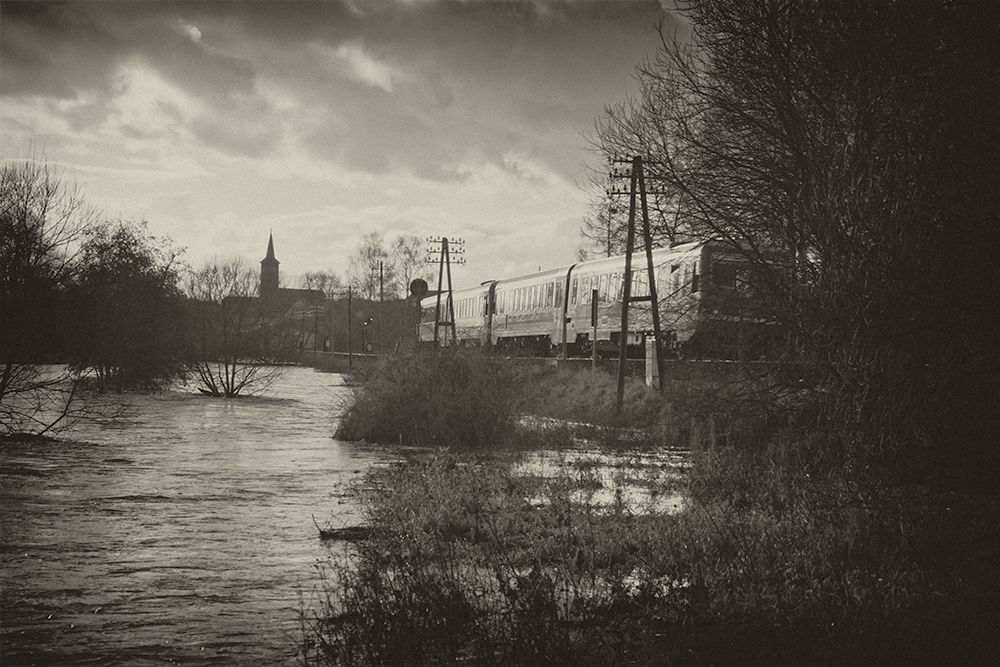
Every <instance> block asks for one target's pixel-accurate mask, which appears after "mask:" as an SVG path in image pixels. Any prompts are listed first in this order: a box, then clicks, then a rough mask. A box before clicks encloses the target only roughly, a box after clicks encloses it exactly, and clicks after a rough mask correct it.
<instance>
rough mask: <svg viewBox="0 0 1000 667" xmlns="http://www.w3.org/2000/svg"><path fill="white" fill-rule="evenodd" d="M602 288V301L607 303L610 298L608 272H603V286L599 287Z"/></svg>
mask: <svg viewBox="0 0 1000 667" xmlns="http://www.w3.org/2000/svg"><path fill="white" fill-rule="evenodd" d="M598 289H599V290H600V297H599V298H600V301H601V303H605V302H607V300H608V274H606V273H603V274H601V286H600V287H599V288H598Z"/></svg>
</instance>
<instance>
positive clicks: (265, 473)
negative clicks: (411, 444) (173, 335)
mask: <svg viewBox="0 0 1000 667" xmlns="http://www.w3.org/2000/svg"><path fill="white" fill-rule="evenodd" d="M340 385H341V377H340V376H338V375H330V374H323V373H318V372H315V371H313V370H311V369H306V368H292V369H290V370H289V372H288V374H287V375H286V376H285V377H284V378H283V379H282V380H281V381H280V382H279V383H277V384H276V385H275V386H274V387H273V388H272V389H271V391H270V392H269V397H265V398H249V399H239V400H221V399H209V398H205V397H202V396H200V395H197V394H193V393H190V391H183V390H181V391H171V392H166V393H163V394H159V395H155V396H143V397H139V398H137V399H136V402H137V405H136V409H137V412H136V415H135V417H134V418H133V419H132V420H131V421H130V422H129V423H128V424H126V425H124V426H119V427H115V428H98V427H93V426H91V427H80V428H78V429H76V430H75V431H74V432H73V433H71V434H68V436H67V437H71V438H74V439H75V441H74V442H60V443H56V444H53V443H16V444H13V445H7V446H5V447H4V449H3V452H2V459H0V529H2V534H0V544H2V550H0V552H2V553H0V556H2V560H0V564H2V569H0V582H2V595H0V624H2V636H0V650H2V661H0V662H2V664H3V665H4V666H5V667H6V666H8V665H17V664H40V665H41V664H58V665H62V664H99V665H163V664H170V663H179V664H185V665H222V664H224V665H262V666H263V665H287V664H294V663H295V649H296V645H297V642H298V633H299V624H298V616H299V609H300V602H304V603H305V604H306V605H307V606H308V605H309V603H310V600H311V594H312V590H313V587H314V585H315V584H316V582H317V577H316V571H315V563H316V561H317V560H321V559H323V558H324V557H325V556H326V554H327V551H326V548H325V547H324V546H323V544H322V543H321V542H320V541H319V539H318V536H317V531H316V527H315V526H314V525H313V521H312V516H313V515H315V516H316V518H317V520H319V521H320V523H321V524H323V523H324V522H325V521H326V520H327V519H329V518H331V514H333V515H335V517H336V518H335V522H336V521H343V522H345V523H350V522H351V521H352V519H353V518H354V516H355V512H356V509H355V508H354V507H353V505H352V504H351V502H350V500H349V499H347V498H346V497H345V492H346V489H347V486H348V484H350V482H351V481H352V480H353V479H354V478H355V477H357V476H358V475H360V474H362V473H363V472H364V470H366V469H367V468H368V467H369V466H371V465H373V464H377V463H379V462H382V461H384V460H385V455H384V454H383V453H381V452H379V451H377V450H374V449H366V448H363V447H360V446H357V445H353V444H349V443H342V442H338V441H336V440H333V439H332V437H331V433H332V431H333V419H334V414H335V406H336V405H337V404H338V401H339V400H340V398H341V397H343V396H344V392H346V391H348V390H347V389H345V388H344V387H343V386H340Z"/></svg>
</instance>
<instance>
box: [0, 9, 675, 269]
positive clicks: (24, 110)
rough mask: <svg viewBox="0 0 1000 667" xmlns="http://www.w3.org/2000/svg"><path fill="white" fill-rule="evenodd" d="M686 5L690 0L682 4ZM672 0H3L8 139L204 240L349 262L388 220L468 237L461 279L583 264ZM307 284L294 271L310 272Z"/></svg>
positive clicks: (253, 255) (304, 264)
mask: <svg viewBox="0 0 1000 667" xmlns="http://www.w3.org/2000/svg"><path fill="white" fill-rule="evenodd" d="M665 4H670V5H672V4H673V3H665ZM661 16H666V17H667V21H668V23H667V25H668V28H670V27H672V26H673V25H674V21H675V18H674V16H673V15H672V14H666V13H664V10H663V8H662V7H661V3H659V2H656V1H650V2H645V1H639V0H631V1H627V2H611V3H604V2H596V1H594V0H577V1H574V2H566V3H549V2H536V3H527V4H522V3H514V2H462V3H451V2H434V1H421V0H412V1H409V2H364V1H355V2H304V3H297V2H295V3H293V2H246V3H236V2H218V3H206V2H177V3H158V2H112V3H103V2H71V3H65V4H59V3H47V2H46V3H42V2H29V3H26V4H19V3H14V2H8V1H7V0H4V2H2V3H0V156H2V158H3V159H4V160H11V159H18V158H24V157H25V156H27V155H29V154H30V153H32V151H33V152H34V153H35V154H36V155H38V156H43V157H44V158H45V159H46V160H47V161H48V162H49V163H50V164H55V165H58V166H59V167H60V168H61V169H62V170H63V172H62V174H63V178H64V179H65V180H68V181H75V182H76V183H77V184H78V185H79V186H81V187H82V189H83V191H84V193H85V194H86V196H87V198H88V200H89V201H90V202H91V203H93V204H94V205H96V206H97V207H99V208H100V209H102V210H103V212H104V215H105V216H106V217H109V218H119V217H120V218H125V219H143V220H147V221H148V222H149V226H150V229H151V230H152V232H153V233H154V234H156V235H159V236H169V237H170V238H172V239H173V241H174V242H175V243H176V244H177V245H178V246H181V247H184V248H186V252H185V254H184V259H185V260H186V261H187V262H188V263H190V264H191V265H193V266H196V267H197V266H199V265H200V264H202V263H204V262H205V261H206V260H207V259H209V258H210V257H212V256H216V255H217V256H231V255H240V256H243V257H245V258H246V259H248V260H250V261H252V262H258V261H260V260H261V259H262V258H263V257H264V252H265V250H266V246H267V236H268V232H269V231H271V230H273V233H274V243H275V254H276V255H277V258H278V259H279V260H280V261H281V273H282V281H283V283H285V284H288V283H290V282H291V281H292V279H293V277H294V276H297V275H300V274H303V273H305V272H306V271H316V270H333V271H335V272H336V273H337V274H339V275H340V276H342V277H343V276H345V275H346V273H347V269H348V258H349V257H350V256H351V255H352V254H353V253H354V252H355V250H356V249H357V247H358V245H359V243H360V241H361V238H362V237H363V236H364V235H365V234H366V233H367V232H369V231H372V230H377V231H380V232H382V233H383V234H384V235H385V236H386V239H387V240H389V239H391V238H393V237H395V236H397V235H400V234H403V235H415V236H418V237H420V238H421V239H423V238H425V237H427V236H430V235H433V236H441V235H446V236H449V237H462V238H464V239H465V240H466V258H467V261H468V264H467V265H466V266H464V267H461V268H457V269H456V270H455V271H454V277H455V282H456V285H455V286H456V287H464V286H467V285H471V284H476V283H478V282H480V281H482V280H486V279H489V278H493V277H497V278H499V277H508V276H514V275H519V274H521V273H527V272H531V271H535V270H537V269H538V268H539V267H543V268H552V267H555V266H560V265H563V264H569V263H572V262H573V261H574V257H575V253H576V249H577V248H578V247H579V246H580V244H581V239H580V235H579V228H580V225H581V223H582V221H583V218H584V216H585V215H586V213H587V205H586V204H587V198H588V187H589V169H590V168H594V167H600V166H601V162H600V159H599V157H598V156H597V155H595V154H594V153H593V152H591V150H590V149H589V148H588V144H587V140H586V136H585V135H587V134H588V133H591V132H592V130H593V127H594V121H595V120H596V119H597V118H598V117H599V116H600V115H601V113H602V111H603V109H604V108H605V106H607V105H612V104H614V103H616V102H618V101H621V100H622V99H624V98H625V97H626V96H627V95H628V94H629V93H630V92H631V93H634V92H635V91H636V83H635V81H634V79H633V73H634V68H635V66H636V65H637V64H639V63H640V62H641V61H642V60H643V59H645V58H651V57H653V56H654V55H655V52H656V48H657V46H658V44H659V35H658V33H657V31H656V23H657V20H658V19H659V18H660V17H661ZM289 286H292V285H289Z"/></svg>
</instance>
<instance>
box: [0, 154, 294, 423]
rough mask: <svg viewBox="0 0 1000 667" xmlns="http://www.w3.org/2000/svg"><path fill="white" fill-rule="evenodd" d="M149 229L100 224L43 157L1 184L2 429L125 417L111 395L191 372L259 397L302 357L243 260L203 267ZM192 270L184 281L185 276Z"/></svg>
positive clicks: (18, 167)
mask: <svg viewBox="0 0 1000 667" xmlns="http://www.w3.org/2000/svg"><path fill="white" fill-rule="evenodd" d="M178 255H179V250H178V249H177V248H175V247H174V246H173V244H172V243H171V242H170V241H169V240H167V239H159V238H156V237H155V236H153V235H152V234H150V233H149V230H148V229H147V227H146V225H145V223H142V222H135V221H113V220H106V219H103V218H102V217H101V216H100V215H99V213H98V212H97V211H95V210H94V209H93V208H91V207H90V206H88V205H87V203H86V201H85V200H84V198H83V197H82V195H81V194H80V193H79V192H78V191H77V190H76V189H75V188H73V187H70V186H69V185H67V184H66V183H65V182H64V181H63V180H62V179H61V178H60V176H59V174H57V173H55V172H54V171H53V170H52V169H51V168H50V167H49V166H48V165H47V164H46V163H44V162H41V161H35V160H31V159H29V160H24V161H20V162H11V163H8V164H6V165H5V166H4V167H3V173H2V180H0V433H2V434H4V435H9V434H22V433H28V434H35V435H46V434H51V433H53V432H55V431H58V430H60V429H62V428H64V427H67V426H70V425H72V424H73V423H76V422H78V421H80V420H107V419H112V418H114V417H116V416H117V415H118V414H119V413H120V411H121V409H122V406H123V401H121V400H115V399H114V398H113V395H115V394H122V393H124V392H127V391H133V390H149V389H156V388H159V387H162V386H164V385H166V384H167V383H169V382H170V381H172V380H174V379H176V378H178V377H188V376H190V377H193V378H194V379H195V380H196V381H197V382H198V383H199V384H200V386H201V388H202V389H203V390H204V391H205V393H209V394H212V395H219V396H237V395H241V394H246V393H252V392H254V391H259V390H260V389H261V388H262V387H264V386H266V385H267V383H268V382H269V381H270V380H271V379H273V377H274V373H273V367H272V365H273V364H274V362H276V361H278V360H280V359H282V358H284V356H285V355H286V354H287V353H288V352H289V351H290V350H291V349H292V343H291V338H290V336H289V335H288V331H287V329H288V327H287V326H286V325H284V324H283V323H282V322H281V316H280V313H269V312H265V311H264V309H262V308H261V305H260V303H259V300H258V299H257V298H256V296H257V291H258V289H257V288H258V275H257V273H256V271H254V270H252V269H251V268H248V267H247V266H246V265H244V264H242V263H240V262H238V261H230V262H226V261H214V262H210V263H209V264H208V265H206V266H205V267H203V268H202V269H200V270H199V271H195V272H192V271H190V270H188V269H187V268H186V267H185V266H184V265H182V264H181V263H180V262H179V261H178ZM184 276H187V278H186V280H183V277H184Z"/></svg>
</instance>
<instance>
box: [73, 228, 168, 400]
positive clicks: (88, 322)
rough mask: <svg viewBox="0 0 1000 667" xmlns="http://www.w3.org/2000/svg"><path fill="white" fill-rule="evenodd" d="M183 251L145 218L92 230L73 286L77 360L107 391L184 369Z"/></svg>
mask: <svg viewBox="0 0 1000 667" xmlns="http://www.w3.org/2000/svg"><path fill="white" fill-rule="evenodd" d="M177 254H178V251H177V250H176V249H174V248H173V246H172V245H171V243H170V242H169V240H160V239H157V238H156V237H154V236H152V235H151V234H150V233H149V231H148V230H147V228H146V224H145V223H137V222H121V221H119V222H116V223H105V224H101V225H97V226H95V227H94V228H93V229H90V230H88V233H87V239H86V241H85V242H84V244H83V248H82V257H81V260H82V263H81V269H80V271H79V275H78V276H77V278H76V280H75V281H74V284H73V285H72V287H71V289H70V290H69V297H70V302H71V307H70V309H71V311H72V313H73V321H74V323H75V327H74V328H75V331H76V335H75V336H74V340H73V343H72V350H71V357H70V358H71V360H72V364H73V366H74V367H75V368H77V369H78V370H80V371H81V372H87V373H92V374H93V375H94V376H95V378H96V380H97V383H98V389H99V390H100V391H117V392H122V391H125V390H126V389H151V388H157V387H161V386H163V385H164V384H166V383H167V382H169V381H171V380H172V379H174V378H175V377H177V376H178V375H179V374H180V371H181V359H180V356H181V349H180V342H181V327H182V317H181V316H182V307H181V294H180V287H179V275H178V265H177V263H176V257H177Z"/></svg>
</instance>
